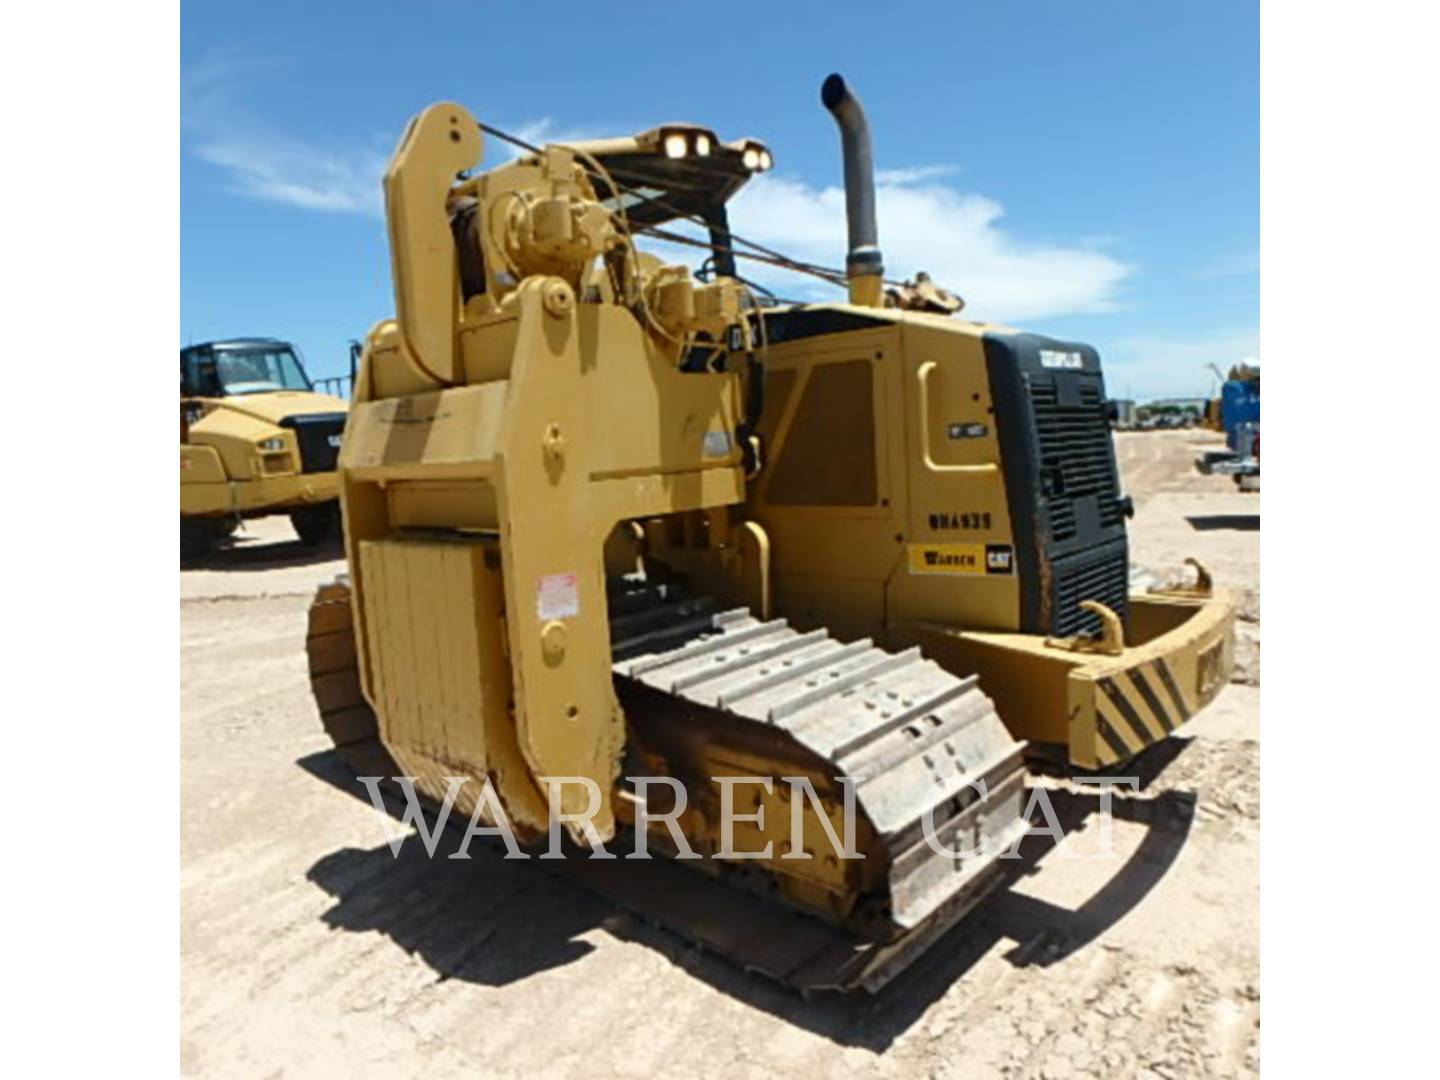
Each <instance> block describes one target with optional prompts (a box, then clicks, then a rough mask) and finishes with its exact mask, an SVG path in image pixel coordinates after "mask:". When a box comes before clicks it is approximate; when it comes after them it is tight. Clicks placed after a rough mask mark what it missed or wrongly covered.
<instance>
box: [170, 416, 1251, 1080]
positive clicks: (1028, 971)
mask: <svg viewBox="0 0 1440 1080" xmlns="http://www.w3.org/2000/svg"><path fill="white" fill-rule="evenodd" d="M1212 439H1213V436H1210V435H1209V434H1206V433H1193V432H1184V431H1167V432H1152V433H1143V434H1142V433H1136V434H1123V435H1120V436H1119V437H1118V440H1117V445H1118V447H1119V450H1120V455H1121V459H1122V469H1123V471H1124V474H1125V478H1126V483H1127V489H1128V490H1129V491H1130V493H1131V494H1132V495H1134V497H1135V501H1136V509H1137V513H1136V517H1135V519H1134V521H1133V522H1132V534H1131V535H1132V539H1133V545H1134V557H1135V562H1136V563H1137V564H1138V566H1139V567H1141V568H1142V569H1143V570H1144V571H1145V572H1147V573H1148V574H1149V575H1151V576H1152V577H1155V578H1157V579H1165V578H1170V577H1174V576H1178V575H1179V574H1180V573H1181V571H1182V569H1183V560H1184V558H1185V557H1186V556H1194V557H1197V558H1199V559H1200V560H1201V562H1202V563H1204V564H1205V565H1206V566H1207V567H1208V569H1209V570H1210V571H1211V573H1212V574H1213V575H1214V577H1215V580H1216V582H1217V583H1218V584H1221V585H1224V586H1227V587H1233V588H1238V589H1241V590H1242V591H1243V611H1244V614H1245V621H1244V622H1243V624H1242V626H1241V635H1242V649H1241V655H1240V667H1241V670H1240V671H1238V672H1237V678H1238V679H1239V680H1240V681H1238V682H1236V683H1235V684H1233V685H1231V686H1230V687H1229V688H1227V689H1226V691H1225V692H1224V693H1223V694H1222V695H1221V697H1220V698H1219V699H1218V700H1217V701H1216V703H1215V704H1214V705H1213V706H1211V708H1210V709H1209V710H1207V711H1206V712H1205V713H1204V714H1202V715H1201V716H1199V717H1197V718H1196V719H1195V720H1194V721H1192V722H1191V723H1190V724H1189V725H1187V726H1186V727H1185V728H1182V729H1181V730H1180V731H1179V732H1178V733H1177V735H1176V736H1175V737H1173V738H1171V739H1170V740H1168V742H1167V743H1165V744H1162V745H1161V746H1160V747H1157V748H1155V750H1154V751H1152V752H1151V753H1150V754H1148V755H1146V756H1145V758H1144V759H1142V761H1141V762H1140V763H1138V765H1139V768H1138V770H1137V771H1140V772H1141V773H1142V774H1144V775H1146V776H1147V778H1150V777H1153V778H1151V779H1150V781H1149V783H1148V786H1147V787H1146V788H1145V790H1144V791H1143V794H1142V795H1141V796H1139V797H1138V798H1136V799H1134V800H1127V801H1121V800H1117V802H1116V805H1117V814H1116V817H1115V819H1114V820H1113V824H1112V828H1113V844H1112V849H1111V852H1110V853H1109V854H1106V855H1097V854H1095V848H1096V847H1097V846H1098V844H1099V841H1100V839H1101V837H1102V833H1103V829H1104V822H1103V821H1102V820H1101V818H1100V817H1099V815H1098V813H1097V809H1096V806H1095V805H1094V800H1093V797H1092V796H1088V795H1084V794H1076V793H1075V791H1073V790H1069V789H1066V790H1060V791H1058V792H1057V794H1056V797H1055V801H1054V805H1055V806H1056V809H1057V813H1058V814H1059V816H1060V818H1061V819H1062V824H1064V825H1065V826H1066V831H1067V834H1068V835H1067V838H1066V839H1065V841H1064V842H1063V843H1061V844H1059V845H1058V846H1054V847H1053V848H1051V849H1049V850H1046V851H1043V852H1042V853H1041V854H1040V855H1039V856H1038V857H1035V858H1032V859H1030V860H1028V861H1027V862H1026V864H1025V865H1026V868H1027V871H1028V872H1027V873H1026V874H1024V875H1023V876H1021V877H1020V878H1019V879H1018V881H1017V882H1016V883H1015V884H1014V885H1013V886H1012V887H1011V888H1009V889H1008V890H1006V891H1004V892H1003V893H1001V894H999V895H997V896H996V897H993V898H992V899H991V900H990V901H988V902H987V903H986V904H985V905H982V907H981V909H979V910H978V911H977V912H976V913H975V914H974V915H972V916H971V917H970V918H969V919H968V920H966V921H965V922H964V923H962V924H961V925H960V926H959V927H957V928H956V930H955V931H954V932H952V933H951V934H949V935H948V936H947V937H946V938H945V939H943V940H942V942H941V945H940V947H939V948H937V949H936V950H934V951H933V952H932V954H930V955H929V956H928V957H927V958H926V960H925V961H924V962H923V963H922V965H920V966H919V967H918V968H917V969H912V970H911V971H910V972H907V973H906V975H905V976H904V977H902V978H901V979H900V980H899V981H897V982H896V983H894V984H892V985H891V986H890V987H889V988H887V990H886V991H885V992H884V993H883V994H882V995H880V996H879V997H877V998H867V997H864V996H859V997H853V998H830V999H817V1000H812V1001H804V1000H801V999H800V998H798V997H796V996H793V995H792V994H790V993H789V992H787V991H785V990H782V989H780V988H777V987H775V986H772V985H770V984H768V983H765V982H763V981H761V980H759V979H757V978H755V977H752V976H747V975H745V974H743V973H741V972H739V971H736V970H734V969H733V968H731V967H730V966H729V965H727V964H726V963H724V962H723V961H721V960H719V959H716V958H714V957H711V956H709V955H708V954H704V953H701V952H699V951H697V950H696V949H694V948H693V947H691V946H689V945H687V944H685V943H684V942H682V941H680V940H679V939H677V938H675V937H673V936H671V935H669V934H667V933H665V932H663V931H660V930H656V929H654V928H651V927H648V926H646V925H642V924H640V923H639V922H637V921H636V920H635V919H634V918H632V917H631V916H629V915H627V914H625V913H623V912H620V911H617V910H615V909H614V908H612V907H610V906H609V905H607V904H606V903H604V902H603V901H601V900H599V899H597V898H595V897H593V896H591V895H590V894H588V893H585V892H583V891H581V890H579V889H578V888H576V887H574V886H572V885H570V884H569V883H567V882H564V881H561V880H559V879H557V878H555V877H553V876H551V875H550V874H549V873H547V872H546V871H544V870H542V869H540V868H539V867H538V865H537V864H536V863H534V862H529V863H519V862H507V861H504V860H501V859H499V858H497V857H495V856H494V855H491V854H489V853H488V852H487V851H484V850H482V849H481V847H480V845H478V844H477V845H475V846H474V847H472V849H471V855H472V858H471V859H469V860H468V861H458V860H450V859H439V858H437V859H435V860H433V861H432V860H428V859H426V858H425V857H424V850H423V848H422V847H421V845H420V844H419V843H418V841H416V840H413V839H412V840H408V841H407V842H406V843H405V844H404V846H403V847H402V848H401V853H400V855H399V857H398V858H395V857H393V856H392V855H391V852H390V848H389V846H388V845H387V843H386V842H385V834H384V833H383V832H382V831H381V826H380V824H379V822H378V821H377V818H376V815H375V813H374V811H373V810H372V809H371V808H370V807H369V806H368V805H367V804H365V803H363V802H361V801H359V800H358V799H356V798H355V797H353V796H352V795H351V794H349V793H347V792H346V791H345V790H342V789H343V787H344V785H345V779H344V775H343V773H342V772H341V770H340V768H339V766H338V764H337V762H336V761H335V760H334V758H333V755H332V754H330V753H328V752H327V746H328V744H327V740H326V739H325V737H324V735H323V734H322V733H321V731H320V725H319V721H318V718H317V716H316V713H315V709H314V707H313V705H312V704H311V701H310V695H309V688H308V683H307V680H306V672H305V658H304V649H303V641H304V634H305V610H306V606H307V603H308V600H309V597H310V594H311V593H312V591H313V588H314V586H315V585H316V583H318V582H320V581H322V580H328V579H329V578H331V577H332V576H333V575H334V574H335V573H336V572H338V571H339V570H341V569H342V567H343V562H342V561H341V560H340V559H339V558H338V557H337V556H336V554H335V553H333V552H330V553H323V554H321V555H319V556H317V555H316V553H314V552H312V551H309V550H307V549H305V548H303V547H302V546H301V545H300V544H299V543H298V542H296V541H295V540H294V539H293V536H292V534H291V533H290V530H289V526H288V525H287V524H285V523H284V521H283V519H279V520H278V522H275V523H269V522H267V523H261V524H260V525H258V526H256V527H252V529H250V530H249V531H247V532H245V533H243V534H241V537H240V538H239V540H238V542H237V544H236V545H235V547H234V548H232V549H230V550H228V551H225V552H223V553H221V554H220V555H218V556H217V557H215V558H214V559H212V560H210V561H209V562H208V563H207V564H206V565H204V566H203V567H198V568H193V569H186V570H184V571H182V573H181V608H180V610H181V641H180V656H181V766H182V767H181V798H182V831H181V877H180V880H181V897H180V907H181V970H182V986H181V1045H180V1057H181V1064H182V1070H183V1072H184V1073H185V1074H186V1075H195V1076H256V1077H279V1076H328V1075H337V1076H338V1075H341V1074H347V1075H348V1074H352V1073H355V1072H357V1071H362V1072H365V1073H367V1074H369V1075H380V1076H413V1075H419V1074H421V1073H422V1072H423V1073H424V1075H426V1076H429V1077H439V1076H451V1075H467V1076H475V1075H481V1076H487V1077H506V1076H522V1075H523V1076H527V1077H533V1076H557V1077H558V1076H569V1075H574V1074H578V1073H581V1072H583V1073H585V1074H587V1075H590V1076H631V1075H633V1076H646V1075H653V1074H655V1073H657V1072H665V1073H670V1074H674V1075H681V1076H686V1075H689V1076H709V1075H718V1074H722V1073H723V1074H725V1075H740V1076H757V1077H758V1076H764V1077H767V1078H768V1077H773V1076H775V1075H777V1074H782V1075H783V1073H784V1072H786V1071H789V1070H794V1071H795V1072H797V1073H799V1074H802V1075H806V1076H833V1075H843V1074H847V1073H851V1072H858V1073H864V1074H867V1075H879V1076H896V1077H899V1076H906V1077H909V1076H915V1075H920V1076H933V1077H951V1076H953V1077H962V1076H963V1077H967V1078H968V1077H984V1076H1026V1077H1029V1076H1037V1077H1064V1076H1084V1075H1092V1076H1104V1077H1111V1076H1145V1077H1148V1076H1157V1077H1172V1078H1173V1077H1181V1076H1195V1075H1207V1076H1209V1075H1213V1076H1235V1075H1251V1074H1254V1073H1256V1072H1258V1068H1259V1061H1258V1054H1259V1008H1260V1002H1259V979H1260V963H1259V887H1260V844H1259V839H1260V806H1259V765H1260V743H1259V738H1260V720H1259V688H1258V683H1259V671H1260V664H1259V637H1260V622H1259V615H1260V604H1259V553H1260V534H1259V498H1260V497H1259V495H1255V494H1240V493H1237V492H1236V491H1235V489H1234V485H1233V483H1232V482H1231V481H1229V480H1226V479H1223V478H1207V477H1202V476H1199V475H1198V474H1196V473H1194V472H1193V470H1192V468H1191V465H1190V460H1191V457H1192V456H1193V455H1194V454H1195V453H1196V451H1197V448H1198V447H1199V446H1200V445H1202V444H1203V443H1205V442H1206V441H1209V440H1212ZM1046 783H1048V782H1046ZM455 846H456V845H455V843H454V840H453V838H452V839H451V840H450V841H449V842H448V843H447V842H445V841H442V846H441V850H442V851H447V852H448V851H453V850H454V848H455ZM1087 855H1088V857H1082V856H1087Z"/></svg>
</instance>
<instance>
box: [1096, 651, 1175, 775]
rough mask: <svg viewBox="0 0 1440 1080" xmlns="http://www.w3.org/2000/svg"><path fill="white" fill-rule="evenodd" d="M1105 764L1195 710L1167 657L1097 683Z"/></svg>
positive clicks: (1099, 755)
mask: <svg viewBox="0 0 1440 1080" xmlns="http://www.w3.org/2000/svg"><path fill="white" fill-rule="evenodd" d="M1095 687H1096V690H1097V691H1098V692H1097V693H1096V695H1095V728H1096V731H1097V732H1098V733H1099V735H1100V743H1101V744H1102V745H1098V746H1097V747H1096V751H1097V754H1096V756H1097V758H1098V759H1099V762H1100V764H1102V765H1109V764H1113V763H1114V762H1117V761H1126V760H1128V759H1130V758H1132V757H1134V756H1135V755H1136V754H1138V753H1140V751H1142V750H1144V749H1145V748H1146V747H1147V746H1149V745H1151V744H1152V743H1156V742H1159V741H1160V740H1161V739H1164V738H1165V737H1166V736H1168V735H1169V734H1170V733H1171V732H1172V731H1174V730H1175V729H1176V728H1177V727H1179V726H1180V725H1181V724H1183V723H1184V722H1185V721H1186V720H1188V719H1190V715H1191V709H1190V707H1189V705H1188V704H1187V703H1186V701H1185V697H1184V695H1183V694H1181V693H1180V687H1179V686H1178V684H1177V683H1176V682H1175V677H1174V675H1173V674H1172V673H1171V671H1170V667H1169V665H1168V664H1166V663H1165V660H1164V658H1163V657H1161V658H1158V659H1156V660H1152V661H1150V662H1149V663H1148V664H1140V665H1138V666H1136V667H1133V668H1129V669H1127V670H1125V671H1121V672H1118V673H1116V674H1115V675H1112V676H1107V677H1106V678H1103V679H1100V680H1098V681H1097V682H1096V684H1095Z"/></svg>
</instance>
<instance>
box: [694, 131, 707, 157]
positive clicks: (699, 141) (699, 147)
mask: <svg viewBox="0 0 1440 1080" xmlns="http://www.w3.org/2000/svg"><path fill="white" fill-rule="evenodd" d="M695 154H696V156H697V157H709V156H710V136H709V135H706V134H705V133H704V132H703V131H702V132H700V134H698V135H696V136H695Z"/></svg>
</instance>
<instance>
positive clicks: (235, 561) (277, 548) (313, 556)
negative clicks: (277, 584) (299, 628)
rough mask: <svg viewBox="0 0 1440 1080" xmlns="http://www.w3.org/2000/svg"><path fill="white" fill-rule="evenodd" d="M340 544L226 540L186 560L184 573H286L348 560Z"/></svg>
mask: <svg viewBox="0 0 1440 1080" xmlns="http://www.w3.org/2000/svg"><path fill="white" fill-rule="evenodd" d="M344 556H345V548H344V547H343V545H341V543H340V541H338V540H337V541H335V542H334V543H333V544H320V545H318V546H316V545H311V544H307V543H305V542H304V541H301V540H248V539H240V540H225V541H222V542H221V543H220V544H219V545H218V546H217V547H216V548H215V550H214V551H212V552H210V553H208V554H206V555H204V556H202V557H201V558H198V559H182V560H181V561H180V571H181V573H184V572H185V571H186V570H222V571H233V572H236V573H253V572H254V571H257V570H286V569H289V568H291V567H297V566H313V565H314V564H315V563H322V562H331V561H332V560H335V559H340V558H344Z"/></svg>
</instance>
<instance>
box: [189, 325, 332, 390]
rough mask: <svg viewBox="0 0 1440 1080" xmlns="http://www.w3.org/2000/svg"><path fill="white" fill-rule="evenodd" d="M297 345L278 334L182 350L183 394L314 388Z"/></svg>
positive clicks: (207, 343)
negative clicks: (271, 336) (278, 337)
mask: <svg viewBox="0 0 1440 1080" xmlns="http://www.w3.org/2000/svg"><path fill="white" fill-rule="evenodd" d="M313 389H314V387H313V386H312V385H311V383H310V376H308V375H307V374H306V373H305V367H304V365H303V364H301V362H300V357H299V355H298V353H297V352H296V350H295V347H294V346H293V345H291V344H290V343H289V342H286V341H280V340H278V339H277V338H236V339H233V340H229V341H209V342H205V343H204V344H201V345H191V346H189V347H187V348H184V349H181V350H180V393H181V396H182V397H208V398H218V397H238V396H243V395H245V394H266V393H274V392H276V391H279V390H304V391H308V390H313Z"/></svg>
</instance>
